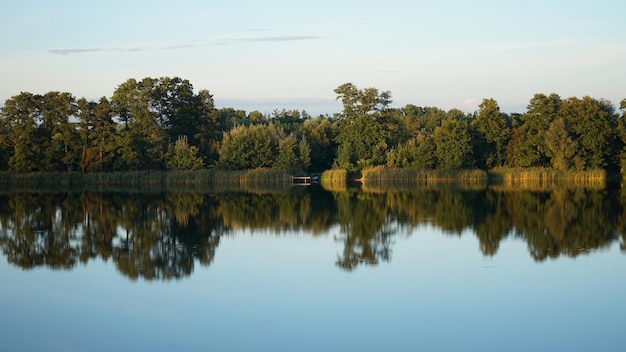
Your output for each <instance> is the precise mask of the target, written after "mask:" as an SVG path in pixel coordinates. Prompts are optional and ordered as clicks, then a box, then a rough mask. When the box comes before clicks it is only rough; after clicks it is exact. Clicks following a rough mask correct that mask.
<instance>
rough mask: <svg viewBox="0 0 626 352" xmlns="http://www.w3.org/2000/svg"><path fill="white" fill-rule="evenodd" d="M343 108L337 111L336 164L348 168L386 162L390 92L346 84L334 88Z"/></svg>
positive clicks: (352, 168) (353, 168) (356, 168)
mask: <svg viewBox="0 0 626 352" xmlns="http://www.w3.org/2000/svg"><path fill="white" fill-rule="evenodd" d="M335 93H336V94H337V100H341V102H342V104H343V111H342V113H341V114H339V118H340V121H339V132H338V134H337V138H336V141H337V144H338V145H339V150H338V156H337V160H336V162H335V164H334V166H335V167H340V168H345V169H347V170H349V171H357V170H361V169H363V168H364V167H367V166H372V165H382V164H384V163H385V153H386V151H387V149H388V145H389V144H388V137H389V129H390V124H389V118H390V114H389V105H390V104H391V93H390V92H389V91H384V92H379V91H378V89H376V88H366V89H363V90H360V89H358V88H357V87H356V86H355V85H354V84H352V83H345V84H342V85H340V86H339V87H337V88H336V89H335Z"/></svg>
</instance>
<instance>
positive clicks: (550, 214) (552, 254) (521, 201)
mask: <svg viewBox="0 0 626 352" xmlns="http://www.w3.org/2000/svg"><path fill="white" fill-rule="evenodd" d="M515 196H517V197H518V198H517V200H516V201H515V200H514V201H509V208H510V209H511V210H510V212H511V213H512V214H513V216H514V218H515V219H516V221H517V222H516V224H515V228H516V231H517V235H518V236H521V237H523V238H525V239H526V241H527V242H528V248H529V252H530V254H531V256H532V257H533V258H535V259H536V260H539V261H542V260H545V259H547V258H556V257H558V256H560V255H568V256H571V257H576V256H578V255H579V254H581V253H588V252H589V251H590V250H593V249H598V248H604V247H607V246H608V245H610V243H611V242H612V241H614V240H616V239H617V234H616V231H615V227H616V225H617V217H616V214H617V213H616V210H618V209H619V208H621V206H620V204H619V203H616V202H615V199H614V198H612V197H609V195H608V194H607V192H606V191H605V190H591V189H583V188H577V189H566V188H557V189H554V190H553V191H551V192H549V193H531V192H520V193H516V194H515ZM511 198H513V197H511Z"/></svg>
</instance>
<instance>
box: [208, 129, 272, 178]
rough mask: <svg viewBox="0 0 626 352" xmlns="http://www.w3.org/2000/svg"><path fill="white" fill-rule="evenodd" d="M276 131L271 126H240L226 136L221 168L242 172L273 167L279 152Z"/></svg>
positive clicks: (222, 147)
mask: <svg viewBox="0 0 626 352" xmlns="http://www.w3.org/2000/svg"><path fill="white" fill-rule="evenodd" d="M276 136H277V134H276V133H275V131H272V130H270V127H269V126H263V125H252V126H238V127H235V128H234V129H233V130H231V131H230V132H227V133H226V134H224V138H223V141H222V146H221V148H220V150H219V155H220V158H219V163H218V164H219V166H220V167H222V168H225V169H231V170H241V169H253V168H257V167H271V166H272V165H273V164H274V159H275V156H276V154H277V151H278V140H277V138H276Z"/></svg>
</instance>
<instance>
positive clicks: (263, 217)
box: [0, 187, 626, 280]
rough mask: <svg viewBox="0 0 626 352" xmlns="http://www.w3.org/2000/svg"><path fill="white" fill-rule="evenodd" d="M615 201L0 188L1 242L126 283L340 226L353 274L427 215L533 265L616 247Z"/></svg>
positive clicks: (597, 195)
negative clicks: (249, 241) (284, 236)
mask: <svg viewBox="0 0 626 352" xmlns="http://www.w3.org/2000/svg"><path fill="white" fill-rule="evenodd" d="M623 209H624V207H623V206H622V202H621V198H620V196H619V194H618V193H617V192H611V191H608V190H590V189H582V188H578V189H555V190H553V191H545V192H543V191H542V192H538V191H535V192H529V191H503V190H487V189H483V190H478V191H477V190H459V189H455V188H451V187H448V188H445V187H443V188H435V189H413V190H410V191H397V192H394V191H389V192H382V193H374V192H363V191H359V190H348V191H345V192H334V193H330V192H325V191H321V190H319V191H318V190H317V189H315V188H299V189H296V190H292V191H289V192H271V193H267V194H259V193H256V194H255V193H246V192H220V193H212V194H202V193H180V192H177V193H147V194H127V193H96V192H83V193H19V194H17V193H15V194H4V195H0V225H1V226H2V229H1V231H0V248H1V249H2V251H3V252H4V254H5V255H6V256H7V259H8V261H9V262H11V263H13V264H15V265H17V266H20V267H22V268H33V267H37V266H48V267H50V268H54V269H69V268H72V267H73V266H75V265H76V264H77V263H78V262H82V263H86V262H88V261H89V260H90V259H95V258H102V259H103V260H106V261H108V260H109V259H111V260H112V261H113V262H114V263H115V265H116V267H117V268H118V270H119V271H120V272H121V273H123V274H124V275H126V276H128V277H129V278H131V279H137V278H140V277H141V278H144V279H147V280H152V279H162V280H167V279H175V278H182V277H185V276H187V275H190V274H191V272H192V271H193V269H194V263H195V262H196V261H197V262H199V263H200V264H201V265H209V264H210V263H211V262H212V260H213V258H214V256H215V251H216V249H217V246H218V245H219V241H220V237H221V236H223V235H226V234H229V233H231V230H233V229H243V228H251V229H269V230H271V231H274V232H276V233H283V232H286V231H293V230H296V231H297V230H305V231H306V232H310V233H313V234H325V233H328V232H329V230H330V229H331V227H333V226H334V225H338V226H339V229H340V231H339V233H338V234H335V238H336V239H337V240H338V241H340V242H342V243H343V245H344V249H343V251H342V253H340V254H339V257H338V259H337V263H336V264H337V265H338V266H339V267H341V268H343V269H345V270H352V269H354V268H356V267H357V266H358V265H361V264H366V265H376V264H377V263H379V262H380V261H389V260H390V259H391V250H392V244H393V239H394V236H395V235H396V234H397V233H398V232H399V229H400V228H407V227H408V228H411V227H414V226H418V225H421V224H426V223H428V224H431V225H433V226H436V227H439V228H441V229H442V230H443V231H444V232H446V233H450V234H456V235H459V236H460V235H461V234H463V233H466V232H467V231H466V230H467V229H471V230H473V232H474V233H475V234H476V236H477V238H478V240H479V242H480V249H481V251H482V253H483V254H485V255H494V254H496V253H497V251H498V247H499V245H500V243H501V241H502V240H503V239H505V238H507V237H509V236H514V237H517V238H520V239H523V240H525V241H526V242H527V243H528V248H529V252H530V254H531V256H532V257H533V258H534V259H536V260H539V261H541V260H544V259H546V258H555V257H558V256H559V255H567V256H572V257H575V256H577V255H579V254H581V253H586V252H588V251H591V250H594V249H598V248H603V247H606V246H608V245H610V244H611V243H612V242H613V241H616V240H619V239H620V237H621V239H622V243H623V242H624V233H625V230H626V223H625V222H624V221H623V220H622V218H623V217H622V212H623ZM622 246H623V245H622Z"/></svg>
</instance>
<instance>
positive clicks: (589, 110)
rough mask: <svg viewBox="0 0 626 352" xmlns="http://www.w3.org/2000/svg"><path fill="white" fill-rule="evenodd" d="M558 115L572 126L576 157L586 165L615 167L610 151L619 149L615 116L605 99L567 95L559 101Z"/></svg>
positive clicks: (614, 151)
mask: <svg viewBox="0 0 626 352" xmlns="http://www.w3.org/2000/svg"><path fill="white" fill-rule="evenodd" d="M558 116H559V117H561V118H563V120H564V122H565V125H566V126H569V128H570V129H571V134H572V139H574V140H575V141H577V142H578V145H579V148H578V153H577V155H578V157H579V158H580V159H581V160H582V161H583V162H584V165H585V167H586V168H589V169H597V168H607V167H614V166H616V164H617V161H616V160H614V159H613V158H612V155H611V154H617V153H619V150H620V149H621V148H620V147H621V146H620V145H619V144H618V141H619V139H618V136H617V132H616V129H617V116H616V114H615V112H614V109H613V106H612V105H611V103H610V102H608V101H603V100H596V99H593V98H591V97H589V96H586V97H583V98H582V99H578V98H569V99H567V100H565V101H563V102H562V107H561V109H560V110H559V114H558Z"/></svg>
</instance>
